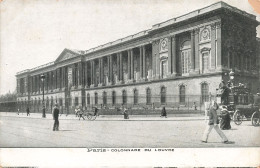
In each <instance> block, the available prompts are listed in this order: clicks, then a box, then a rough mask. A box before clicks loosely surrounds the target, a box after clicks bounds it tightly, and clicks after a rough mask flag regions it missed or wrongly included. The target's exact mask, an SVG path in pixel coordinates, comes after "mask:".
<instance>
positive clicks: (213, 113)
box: [201, 98, 228, 143]
mask: <svg viewBox="0 0 260 168" xmlns="http://www.w3.org/2000/svg"><path fill="white" fill-rule="evenodd" d="M217 109H218V104H217V103H216V102H215V101H214V100H211V98H210V102H205V119H206V124H207V125H206V129H205V131H204V134H203V137H202V140H201V142H203V143H207V140H208V136H209V134H210V132H211V130H212V129H213V128H214V129H215V130H216V132H217V133H218V134H219V136H220V137H221V139H222V142H223V143H228V139H227V137H226V136H225V134H224V133H223V132H222V131H221V130H220V129H219V126H218V124H219V121H218V115H217Z"/></svg>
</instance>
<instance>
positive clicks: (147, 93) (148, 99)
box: [146, 88, 151, 104]
mask: <svg viewBox="0 0 260 168" xmlns="http://www.w3.org/2000/svg"><path fill="white" fill-rule="evenodd" d="M146 104H151V89H150V88H147V89H146Z"/></svg>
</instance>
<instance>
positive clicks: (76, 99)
mask: <svg viewBox="0 0 260 168" xmlns="http://www.w3.org/2000/svg"><path fill="white" fill-rule="evenodd" d="M78 105H79V98H78V97H75V106H78Z"/></svg>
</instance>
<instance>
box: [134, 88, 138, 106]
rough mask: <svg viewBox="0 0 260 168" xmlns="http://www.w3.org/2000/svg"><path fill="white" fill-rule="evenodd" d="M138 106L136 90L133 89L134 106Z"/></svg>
mask: <svg viewBox="0 0 260 168" xmlns="http://www.w3.org/2000/svg"><path fill="white" fill-rule="evenodd" d="M137 104H138V90H137V89H134V105H137Z"/></svg>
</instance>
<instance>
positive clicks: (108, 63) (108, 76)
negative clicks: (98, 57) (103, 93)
mask: <svg viewBox="0 0 260 168" xmlns="http://www.w3.org/2000/svg"><path fill="white" fill-rule="evenodd" d="M107 69H108V73H107V78H108V83H107V85H109V82H110V69H111V65H110V56H107Z"/></svg>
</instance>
